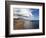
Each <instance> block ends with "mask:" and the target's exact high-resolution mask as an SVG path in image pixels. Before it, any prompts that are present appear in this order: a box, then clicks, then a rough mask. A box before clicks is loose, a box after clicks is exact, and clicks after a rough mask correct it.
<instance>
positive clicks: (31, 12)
mask: <svg viewBox="0 0 46 38" xmlns="http://www.w3.org/2000/svg"><path fill="white" fill-rule="evenodd" d="M13 10H14V14H19V15H22V16H27V17H28V20H39V9H33V8H14V9H13ZM25 19H27V18H25Z"/></svg>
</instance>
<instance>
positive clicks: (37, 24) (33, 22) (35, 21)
mask: <svg viewBox="0 0 46 38" xmlns="http://www.w3.org/2000/svg"><path fill="white" fill-rule="evenodd" d="M30 22H32V26H33V27H34V29H39V20H31V21H30Z"/></svg>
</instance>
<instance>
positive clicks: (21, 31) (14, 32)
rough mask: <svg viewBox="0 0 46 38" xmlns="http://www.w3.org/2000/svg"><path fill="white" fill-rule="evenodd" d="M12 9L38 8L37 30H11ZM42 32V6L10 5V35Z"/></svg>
mask: <svg viewBox="0 0 46 38" xmlns="http://www.w3.org/2000/svg"><path fill="white" fill-rule="evenodd" d="M13 7H15V8H35V9H37V8H39V29H26V30H13ZM39 32H42V6H31V5H29V6H28V5H10V35H11V34H27V33H39Z"/></svg>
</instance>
